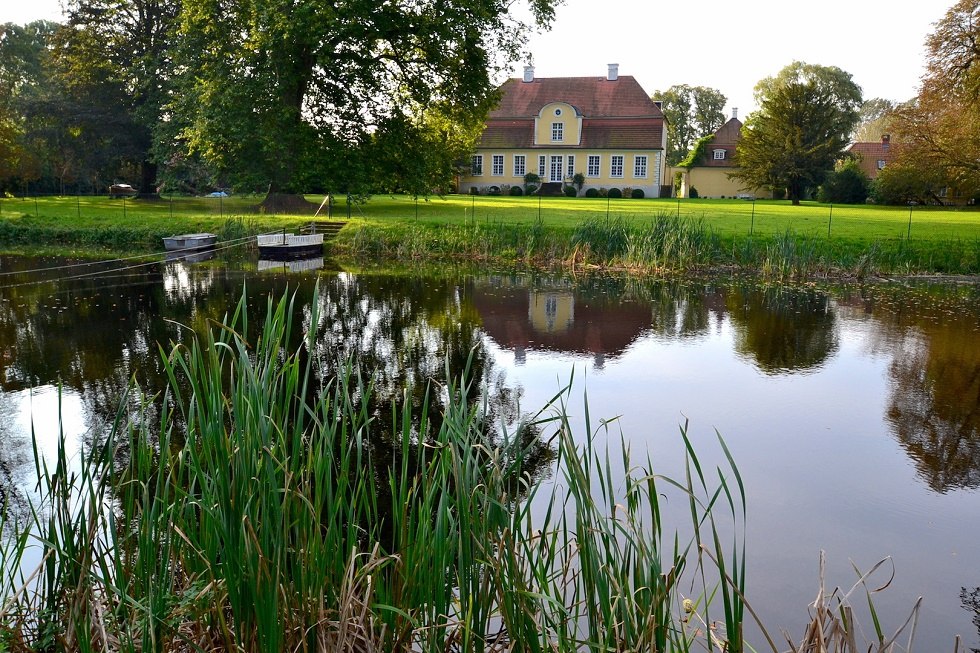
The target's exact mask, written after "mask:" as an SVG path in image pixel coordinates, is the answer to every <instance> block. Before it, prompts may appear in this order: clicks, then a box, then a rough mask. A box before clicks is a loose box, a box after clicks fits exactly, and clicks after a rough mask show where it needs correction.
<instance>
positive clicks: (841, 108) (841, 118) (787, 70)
mask: <svg viewBox="0 0 980 653" xmlns="http://www.w3.org/2000/svg"><path fill="white" fill-rule="evenodd" d="M790 84H804V85H805V84H812V85H813V86H814V87H815V88H816V90H817V92H818V94H819V95H820V96H822V97H825V98H827V99H828V100H829V101H830V104H831V105H832V106H833V107H834V109H835V115H834V117H833V121H834V124H833V132H834V133H835V134H839V135H840V138H842V139H843V140H844V141H845V142H846V141H848V140H849V139H850V136H851V133H852V132H853V131H854V126H855V125H856V124H857V122H858V119H859V117H860V114H859V109H860V107H861V104H862V97H861V87H860V86H858V85H857V84H855V83H854V80H853V78H852V77H851V74H850V73H848V72H845V71H843V70H841V69H840V68H838V67H836V66H820V65H817V64H808V63H804V62H802V61H794V62H793V63H791V64H789V65H788V66H786V67H784V68H783V69H782V70H780V71H779V72H778V73H777V74H776V75H775V76H773V77H766V78H765V79H762V80H760V81H759V82H758V83H757V84H756V85H755V88H754V89H753V93H754V95H755V100H756V102H757V103H758V104H759V106H760V107H761V106H762V105H763V104H764V103H765V101H766V99H768V98H771V97H773V96H775V95H776V94H777V93H778V91H779V90H780V89H782V88H784V87H786V86H788V85H790Z"/></svg>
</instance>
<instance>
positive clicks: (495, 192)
mask: <svg viewBox="0 0 980 653" xmlns="http://www.w3.org/2000/svg"><path fill="white" fill-rule="evenodd" d="M500 194H501V191H500V186H488V187H487V195H490V196H492V197H499V196H500Z"/></svg>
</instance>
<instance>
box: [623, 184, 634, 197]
mask: <svg viewBox="0 0 980 653" xmlns="http://www.w3.org/2000/svg"><path fill="white" fill-rule="evenodd" d="M632 194H633V187H632V186H623V197H630V196H631V195H632Z"/></svg>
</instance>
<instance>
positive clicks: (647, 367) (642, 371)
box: [0, 256, 980, 650]
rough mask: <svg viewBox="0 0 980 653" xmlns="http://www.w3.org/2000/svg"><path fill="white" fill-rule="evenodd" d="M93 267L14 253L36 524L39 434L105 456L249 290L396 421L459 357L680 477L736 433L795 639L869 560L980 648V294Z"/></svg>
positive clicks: (3, 473)
mask: <svg viewBox="0 0 980 653" xmlns="http://www.w3.org/2000/svg"><path fill="white" fill-rule="evenodd" d="M76 263H78V262H77V261H71V260H67V259H52V258H43V259H42V258H33V257H12V256H6V257H0V275H2V276H0V493H2V495H3V497H4V498H6V499H7V500H8V503H9V504H10V505H11V506H13V507H14V508H16V506H17V505H18V502H21V503H22V502H23V501H25V500H26V499H25V494H29V492H30V487H31V478H32V475H33V473H34V463H33V459H32V456H33V453H32V449H31V444H30V432H31V425H32V423H33V428H34V430H35V431H36V433H37V435H38V439H39V443H40V445H41V453H42V454H46V453H47V452H49V451H50V450H51V448H52V447H53V446H54V442H55V439H56V435H57V432H58V428H59V418H58V406H59V402H60V406H61V413H62V418H61V427H62V428H63V429H64V430H65V433H66V435H67V436H68V437H69V440H70V444H71V446H72V447H73V448H74V449H78V448H80V447H84V446H87V445H88V444H91V442H92V441H93V440H98V439H99V438H100V437H101V436H102V435H103V434H104V433H105V432H106V429H107V428H108V425H109V424H110V423H111V421H112V419H113V417H114V415H115V412H116V408H117V402H118V400H119V397H120V396H121V395H122V393H123V390H124V389H125V387H126V385H127V383H128V382H129V380H130V378H134V379H135V380H136V381H137V382H138V383H139V384H140V385H141V386H143V388H144V389H145V390H147V391H148V392H150V393H152V392H154V391H155V390H157V389H159V388H161V387H162V384H163V383H164V378H163V370H162V366H161V364H160V347H163V348H164V349H168V348H169V346H170V344H171V343H174V342H182V341H186V339H187V338H188V337H189V334H190V333H191V330H194V329H196V330H201V329H204V328H206V326H207V325H208V324H209V323H210V322H212V321H220V320H221V319H222V317H223V316H224V315H226V314H227V313H229V312H230V311H232V310H233V309H234V307H235V305H236V303H237V302H238V300H239V298H240V297H241V296H242V293H243V287H244V288H245V293H246V296H247V305H248V309H249V313H250V315H251V316H252V317H251V318H250V319H251V320H252V324H253V325H256V323H257V322H259V321H260V319H261V317H262V316H263V314H264V311H265V308H266V301H267V298H270V297H272V298H278V297H279V296H281V295H282V293H284V292H286V291H287V290H288V291H289V292H295V293H296V300H295V304H294V307H293V311H294V315H295V319H296V322H297V324H303V325H304V328H309V327H310V325H308V324H306V323H305V322H304V320H306V319H307V318H308V316H309V315H310V305H311V303H312V302H313V301H318V302H319V303H320V315H321V323H320V324H319V325H316V330H317V343H318V346H319V347H320V349H321V350H322V351H324V352H331V353H333V352H336V353H338V354H341V355H343V354H350V353H357V354H358V356H359V358H360V360H361V361H362V366H363V367H364V369H365V370H371V371H372V372H373V374H374V375H375V379H374V382H375V387H376V389H377V397H378V401H379V403H384V402H390V401H391V400H392V398H394V397H398V396H399V395H400V394H401V392H402V388H403V387H405V385H406V384H408V383H413V384H415V387H416V389H417V391H416V393H415V394H414V395H412V396H413V399H414V401H415V402H416V403H417V404H418V405H421V399H420V396H421V392H422V391H423V390H424V386H425V383H426V382H427V381H429V380H435V381H441V380H443V379H444V378H445V368H446V361H447V360H448V361H449V366H450V368H451V369H452V370H453V372H454V373H455V372H458V370H460V369H461V368H462V367H463V366H464V365H465V364H466V361H467V359H470V360H471V361H472V362H471V365H472V367H473V372H474V374H476V375H479V377H480V378H482V379H484V380H485V381H486V382H487V385H488V387H490V388H491V389H492V393H493V401H494V405H495V406H496V407H497V408H498V409H499V410H500V411H502V412H504V413H509V414H517V413H520V412H522V411H524V412H527V411H534V410H536V409H538V408H540V407H541V406H544V405H545V404H546V403H547V402H548V400H549V399H551V398H552V397H553V396H554V395H555V394H556V392H558V390H559V389H561V388H563V387H565V386H566V385H568V384H569V383H571V388H570V389H569V390H568V394H567V396H566V402H567V404H568V407H569V411H570V412H571V414H572V415H573V418H575V420H577V422H578V423H579V424H580V425H581V424H582V420H583V419H584V414H585V403H584V402H585V397H586V395H587V401H588V407H589V412H590V413H591V416H592V421H593V426H595V425H596V424H598V423H599V419H600V418H606V419H612V418H618V419H616V420H615V421H614V422H612V423H610V424H609V425H608V434H609V435H608V437H609V438H610V440H611V441H613V446H615V443H616V442H618V441H619V436H620V433H622V435H623V437H624V438H625V439H626V441H627V442H629V445H630V447H631V448H632V450H633V451H634V453H635V452H636V451H647V452H649V455H650V457H651V460H653V461H654V466H655V467H656V468H657V469H659V470H660V471H661V472H662V473H665V474H667V475H679V474H682V473H683V465H684V448H683V443H682V440H681V437H680V435H679V429H680V427H681V426H683V425H684V424H687V425H688V426H687V429H688V433H689V436H690V437H691V439H692V441H693V443H694V446H695V448H696V450H697V451H698V453H699V455H701V456H703V462H704V464H705V465H706V466H709V467H711V466H713V464H714V463H720V462H721V455H722V454H721V453H720V451H719V446H718V444H717V435H716V433H717V434H720V435H721V436H722V437H723V438H724V440H725V442H726V443H727V445H728V447H729V448H730V449H731V451H732V454H733V456H734V459H735V461H736V462H737V464H738V466H739V469H740V472H741V474H742V477H743V480H744V483H745V486H746V493H747V500H746V503H747V507H748V517H747V522H746V547H747V550H748V556H749V559H748V568H747V579H748V580H747V586H748V587H747V589H748V595H749V600H750V602H751V604H752V606H753V607H754V609H755V610H756V611H757V612H758V613H759V614H760V616H761V618H762V620H763V622H764V623H765V624H766V625H767V627H768V628H769V629H770V631H771V632H773V633H774V634H776V633H778V628H785V629H786V630H788V631H789V633H790V634H791V635H792V636H793V637H794V639H798V638H799V637H800V636H801V635H802V625H803V624H804V623H805V622H806V621H807V614H806V606H807V604H808V603H810V602H811V601H812V600H813V599H814V597H815V596H816V593H817V587H818V556H819V553H820V551H825V552H826V559H827V584H828V585H829V586H831V587H833V586H838V585H839V586H841V587H843V588H845V589H847V588H849V587H850V586H851V585H852V584H853V583H854V581H855V580H856V578H857V576H856V574H855V571H854V568H853V567H852V564H853V565H854V566H856V567H857V568H859V569H862V570H868V569H870V568H871V567H872V566H873V565H874V564H875V563H876V562H877V561H878V560H880V559H882V558H884V557H886V556H891V558H892V561H893V563H894V570H895V577H894V580H893V581H892V583H891V586H890V587H889V588H888V589H887V591H885V592H883V593H882V594H880V595H878V597H877V599H876V606H877V607H878V609H879V610H880V611H881V613H882V614H883V615H884V616H883V620H884V621H885V623H886V624H888V627H889V628H897V627H898V626H899V625H901V623H902V621H904V619H905V617H906V616H907V614H908V611H909V610H910V609H911V608H912V605H913V604H914V602H915V600H916V598H917V597H918V596H922V597H923V599H924V600H923V606H922V610H921V613H920V615H919V625H918V630H917V634H916V643H917V644H918V646H919V647H920V648H922V649H924V650H952V644H953V637H954V635H956V634H959V635H961V636H962V637H963V640H964V643H965V644H966V645H967V647H971V646H972V647H980V632H978V630H980V611H978V610H980V545H978V542H980V519H978V515H980V490H978V488H980V288H978V287H977V286H974V285H939V284H926V283H911V282H905V283H889V284H875V285H867V286H833V285H831V286H826V287H824V286H821V287H805V288H778V287H764V286H760V285H758V284H757V283H755V282H751V281H743V280H737V279H717V280H709V281H705V280H697V281H659V280H643V281H639V280H632V279H626V278H610V277H600V276H591V277H586V278H577V279H573V278H567V277H559V276H548V275H540V274H515V273H489V272H488V273H484V274H481V275H473V274H463V273H457V272H455V271H452V270H432V271H430V272H424V273H423V272H402V273H393V272H361V273H351V272H345V271H342V270H339V269H336V268H335V267H333V266H331V265H330V264H329V262H327V263H326V264H324V262H323V261H321V260H317V261H314V262H306V263H294V264H269V263H261V262H260V264H258V265H256V263H255V262H251V263H248V262H241V261H234V260H230V259H229V260H222V259H220V258H219V259H212V260H208V261H203V262H199V263H188V262H180V261H170V262H165V263H153V264H149V265H143V266H134V265H131V264H127V263H116V264H111V265H107V266H106V267H105V268H101V267H99V266H79V267H63V266H70V265H73V264H76ZM56 266H57V267H59V268H60V269H58V270H51V271H48V272H37V271H36V270H38V269H42V268H54V267H56ZM123 268H126V269H123ZM317 282H319V295H318V296H315V295H314V287H315V285H316V284H317ZM59 386H60V388H61V391H60V396H59V391H58V388H59ZM380 412H381V413H383V412H384V411H383V410H381V411H380ZM580 430H581V427H580ZM598 437H600V438H605V437H607V435H606V431H605V430H602V429H600V430H599V433H598ZM549 461H550V458H549V457H548V456H542V458H541V464H542V465H543V466H547V464H549ZM538 476H539V477H540V478H541V481H540V482H554V481H555V479H553V478H551V475H550V474H548V473H547V470H541V471H540V473H539V474H538ZM674 508H678V507H676V506H675V507H674ZM888 569H889V570H890V569H891V567H888ZM883 578H884V580H883V581H882V583H883V582H884V581H887V579H888V573H885V575H884V577H883ZM879 584H881V583H879ZM864 626H865V631H866V632H867V633H868V634H869V635H870V634H871V633H873V628H872V626H871V624H870V623H866V624H864ZM777 641H780V640H777Z"/></svg>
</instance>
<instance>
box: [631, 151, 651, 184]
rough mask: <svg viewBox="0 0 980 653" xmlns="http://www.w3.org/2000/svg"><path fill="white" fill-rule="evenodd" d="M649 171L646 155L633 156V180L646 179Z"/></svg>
mask: <svg viewBox="0 0 980 653" xmlns="http://www.w3.org/2000/svg"><path fill="white" fill-rule="evenodd" d="M649 169H650V158H649V157H648V156H647V155H646V154H634V155H633V178H634V179H646V178H647V171H648V170H649Z"/></svg>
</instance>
